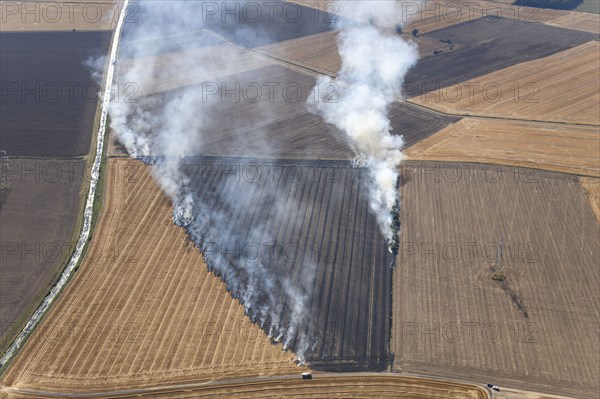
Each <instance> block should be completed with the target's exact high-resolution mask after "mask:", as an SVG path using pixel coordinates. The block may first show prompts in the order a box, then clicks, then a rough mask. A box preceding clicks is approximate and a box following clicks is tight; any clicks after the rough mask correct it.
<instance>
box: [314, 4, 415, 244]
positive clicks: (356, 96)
mask: <svg viewBox="0 0 600 399" xmlns="http://www.w3.org/2000/svg"><path fill="white" fill-rule="evenodd" d="M339 9H340V14H341V15H343V16H348V17H350V18H352V20H350V21H348V20H345V19H344V20H343V21H340V22H339V23H338V28H340V29H341V32H340V34H339V36H338V49H339V53H340V57H341V60H342V66H341V69H340V71H339V73H338V82H339V84H338V86H339V95H338V96H337V99H336V101H325V98H321V99H320V100H319V101H316V107H317V109H318V111H319V112H320V113H321V114H322V115H323V117H324V118H325V120H327V122H329V123H331V124H333V125H335V126H337V127H338V128H339V129H340V130H342V131H343V132H345V133H346V135H347V136H348V138H349V139H350V140H351V141H352V143H353V144H354V148H355V151H356V152H357V156H358V157H360V158H361V159H362V161H363V162H362V163H363V164H365V165H366V166H367V168H368V170H369V173H370V176H371V179H372V184H371V185H370V187H369V191H370V205H371V208H372V210H373V212H375V214H376V216H377V220H378V222H379V226H380V228H381V231H382V233H383V235H384V236H385V237H386V238H387V239H388V241H389V242H391V241H392V238H393V229H392V214H391V211H392V208H393V207H394V205H395V204H396V202H397V200H398V195H397V186H396V184H397V180H398V166H399V164H400V162H401V161H402V159H403V154H402V151H401V149H402V147H403V145H404V142H403V139H402V136H394V135H391V134H390V129H391V127H390V120H389V117H388V109H389V106H390V104H391V103H392V102H393V101H395V98H396V97H399V95H400V94H401V89H402V85H403V83H404V77H405V76H406V73H407V72H408V70H409V69H410V68H411V67H413V66H414V65H415V64H416V63H417V60H418V58H419V52H418V49H417V46H416V44H414V43H413V42H409V41H405V40H403V39H402V38H401V37H400V36H399V35H396V34H392V33H390V32H385V31H384V29H383V28H381V27H380V26H377V24H381V25H390V24H393V23H394V22H395V23H400V24H401V23H402V22H403V21H404V19H403V16H402V7H401V3H398V2H395V1H346V2H339ZM331 83H333V79H332V78H330V77H321V78H320V79H319V80H318V81H317V84H316V86H315V90H317V89H318V88H319V87H328V86H326V85H327V84H331ZM313 98H318V96H317V97H315V95H313V96H310V97H309V99H313Z"/></svg>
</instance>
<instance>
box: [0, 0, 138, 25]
mask: <svg viewBox="0 0 600 399" xmlns="http://www.w3.org/2000/svg"><path fill="white" fill-rule="evenodd" d="M117 7H118V5H117V1H108V0H100V1H97V0H61V1H60V2H56V1H2V2H0V15H2V23H0V31H1V32H9V31H12V32H25V31H31V32H33V31H72V30H78V31H92V30H94V31H96V30H111V29H114V27H115V23H116V19H115V9H116V8H117ZM132 14H133V13H132ZM132 14H130V15H132Z"/></svg>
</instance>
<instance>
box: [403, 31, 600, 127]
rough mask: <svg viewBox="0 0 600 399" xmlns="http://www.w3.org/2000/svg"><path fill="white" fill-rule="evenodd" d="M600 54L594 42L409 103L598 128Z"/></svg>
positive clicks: (599, 121)
mask: <svg viewBox="0 0 600 399" xmlns="http://www.w3.org/2000/svg"><path fill="white" fill-rule="evenodd" d="M599 52H600V42H598V41H597V40H595V41H591V42H588V43H585V44H582V45H580V46H577V47H575V48H572V49H569V50H565V51H562V52H559V53H556V54H553V55H551V56H548V57H544V58H539V59H537V60H533V61H529V62H524V63H521V64H518V65H514V66H511V67H508V68H504V69H501V70H499V71H495V72H492V73H490V74H487V75H484V76H480V77H477V78H474V79H471V80H469V81H466V82H462V83H457V84H455V85H453V86H450V87H447V88H443V89H440V90H437V91H434V92H430V93H427V94H421V95H420V96H417V97H414V98H412V99H410V101H411V102H414V103H416V104H420V105H423V106H426V107H428V108H433V109H436V110H438V111H442V112H446V113H453V114H465V115H478V116H491V117H504V118H515V119H526V120H537V121H551V122H564V123H584V124H596V125H598V124H600V114H599V113H598V110H599V109H600V82H599V81H598V77H597V72H598V70H599V69H600V59H599V57H598V54H599ZM517 90H518V91H517Z"/></svg>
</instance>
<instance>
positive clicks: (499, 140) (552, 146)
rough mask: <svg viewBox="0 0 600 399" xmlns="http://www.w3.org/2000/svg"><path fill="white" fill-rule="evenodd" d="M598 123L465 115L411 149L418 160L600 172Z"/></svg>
mask: <svg viewBox="0 0 600 399" xmlns="http://www.w3.org/2000/svg"><path fill="white" fill-rule="evenodd" d="M599 129H600V128H598V127H595V126H577V125H561V124H551V123H535V122H525V121H523V122H520V121H508V120H498V119H484V118H464V119H461V120H460V121H458V122H457V123H455V124H453V125H450V126H448V127H446V128H445V129H443V130H441V131H440V132H439V133H437V134H434V135H433V136H430V137H428V138H426V139H425V140H423V141H421V142H419V143H417V144H416V145H414V146H412V147H410V148H409V149H407V150H406V155H407V157H408V158H409V159H412V160H439V161H461V162H484V163H498V164H503V165H514V166H521V167H531V168H536V169H538V168H539V169H548V170H555V171H560V172H565V173H575V174H581V175H586V176H600V159H599V158H598V151H599V150H600V135H599V134H598V133H599V132H598V131H599Z"/></svg>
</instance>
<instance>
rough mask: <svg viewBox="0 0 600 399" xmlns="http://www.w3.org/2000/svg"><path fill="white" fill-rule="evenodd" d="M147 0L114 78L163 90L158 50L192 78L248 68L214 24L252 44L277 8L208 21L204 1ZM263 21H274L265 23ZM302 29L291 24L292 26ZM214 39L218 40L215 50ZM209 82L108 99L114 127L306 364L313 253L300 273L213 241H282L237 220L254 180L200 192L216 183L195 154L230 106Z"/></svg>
mask: <svg viewBox="0 0 600 399" xmlns="http://www.w3.org/2000/svg"><path fill="white" fill-rule="evenodd" d="M242 3H243V2H242ZM140 4H141V7H140V13H139V17H138V21H137V23H135V24H132V25H130V26H128V27H126V32H125V34H124V40H123V46H122V51H121V58H120V59H119V61H118V63H117V70H118V72H119V73H118V76H117V81H118V82H119V85H120V87H123V86H124V85H127V84H133V85H134V86H135V87H136V88H137V90H138V92H139V93H141V94H147V93H155V92H157V91H160V90H155V88H156V87H157V86H161V84H162V82H165V81H170V80H173V79H177V78H179V76H174V75H173V72H172V71H169V68H165V65H163V64H161V61H160V57H153V55H156V54H158V53H161V52H163V53H170V54H174V53H176V52H177V53H176V54H177V57H176V61H177V63H179V64H180V65H186V66H187V69H186V70H184V71H178V72H177V73H185V74H186V75H185V76H186V78H187V79H188V80H189V81H192V82H196V83H201V82H202V83H205V82H217V83H220V81H219V79H220V78H221V77H226V76H228V75H232V74H235V73H238V72H240V70H239V68H240V65H241V66H242V67H247V65H246V64H247V63H248V58H247V54H245V53H244V52H243V51H239V49H238V50H237V51H232V47H231V46H228V47H227V49H226V50H223V46H222V45H223V43H224V42H223V41H222V39H221V38H220V36H219V35H218V34H216V35H215V34H214V32H215V30H216V31H220V33H226V34H228V35H229V37H232V38H234V40H235V38H243V44H244V45H246V46H248V47H252V46H253V45H255V44H256V45H259V44H263V43H265V42H268V41H269V17H270V15H269V14H268V13H266V12H265V13H264V18H263V19H264V20H263V21H259V22H258V23H255V24H243V23H242V24H239V25H231V24H226V25H225V26H220V25H219V24H218V21H219V20H220V19H221V15H220V14H219V13H218V10H217V14H216V15H214V16H213V21H212V22H215V21H216V22H217V23H216V25H215V24H211V21H208V22H207V21H206V20H205V19H206V17H207V15H206V14H204V15H202V11H206V10H207V9H206V8H204V7H202V3H200V2H187V3H186V2H174V1H165V2H160V1H152V2H147V3H144V2H142V3H140ZM213 4H217V3H213ZM236 4H237V6H239V4H240V2H229V3H227V5H225V3H221V2H219V3H218V5H219V7H227V9H229V10H232V9H235V7H236ZM210 11H211V13H212V11H214V10H213V9H210ZM263 11H264V10H263ZM261 23H262V24H264V26H266V28H267V29H261V27H260V24H261ZM280 23H281V21H280ZM284 23H285V21H284ZM313 23H314V22H313ZM127 28H129V29H127ZM295 28H297V26H295V24H293V23H290V24H289V26H288V27H287V29H295ZM190 38H191V39H190ZM171 39H172V40H171ZM215 45H221V47H219V48H216V47H215V48H214V50H212V49H210V46H215ZM203 48H204V49H206V50H207V51H206V52H205V53H204V54H206V55H207V56H206V57H199V56H198V52H199V51H200V52H202V51H203V50H202V49H203ZM190 50H191V51H190ZM215 54H221V55H219V56H215ZM242 70H243V68H242ZM210 87H211V88H212V85H211V86H210ZM206 88H207V86H206V85H202V84H197V85H192V86H185V87H180V88H178V89H177V90H175V91H171V92H167V93H157V94H155V95H150V96H136V97H135V98H134V99H133V101H132V99H126V98H123V96H121V98H118V99H115V100H114V101H113V102H112V104H111V107H110V118H111V129H112V131H113V132H114V133H115V134H116V135H117V137H118V139H119V141H120V143H121V144H122V145H123V146H124V147H125V148H126V150H127V151H128V153H129V154H130V155H131V156H133V157H136V158H141V159H143V160H146V161H148V162H150V163H151V164H152V175H153V177H154V178H155V179H156V181H157V182H158V183H159V184H160V186H161V188H162V189H163V190H164V192H165V193H166V194H168V195H169V196H170V198H171V199H172V201H173V219H174V222H175V223H176V224H177V225H179V226H181V227H184V228H185V229H186V230H187V232H188V234H189V235H190V238H191V240H192V241H193V242H194V243H195V244H196V245H197V246H198V247H199V248H200V250H201V251H202V252H203V254H204V257H205V259H206V262H207V264H208V266H209V268H210V270H211V271H213V272H214V273H215V274H217V275H218V276H220V277H221V278H222V279H223V280H224V281H225V282H226V284H227V289H228V291H229V292H230V293H231V294H232V295H233V296H234V297H235V298H237V299H238V300H239V301H240V302H241V304H242V305H243V306H244V309H245V311H246V314H247V315H248V316H249V317H250V318H251V319H252V320H253V321H254V322H256V323H258V324H259V325H260V326H261V327H262V328H263V329H264V330H265V331H267V332H268V334H269V335H270V336H271V337H272V338H273V339H274V340H276V341H281V342H282V343H283V346H284V349H294V350H295V352H296V356H297V359H298V361H300V362H303V361H304V352H305V351H306V350H308V349H309V348H310V347H311V345H312V344H313V343H314V337H313V334H312V332H311V328H310V327H309V324H310V323H309V320H308V312H307V307H308V305H307V301H308V300H309V298H310V295H311V292H312V287H313V279H314V270H315V268H316V267H317V265H316V264H315V263H314V262H313V261H312V259H311V258H310V256H301V257H299V259H300V260H299V261H302V262H303V270H304V273H303V274H302V275H301V276H295V277H293V276H286V275H282V273H279V274H278V273H274V270H276V269H277V265H274V262H272V261H271V259H270V256H263V257H260V258H259V259H250V260H249V259H246V258H244V257H241V258H240V257H237V258H231V257H227V256H223V254H222V253H221V252H220V251H216V250H215V246H216V247H219V246H221V247H233V246H242V247H244V245H245V244H247V243H257V244H258V245H263V244H264V243H272V242H275V240H276V237H272V236H271V233H270V228H269V225H270V224H271V223H270V220H266V221H261V222H257V223H255V224H254V225H253V226H252V227H251V229H250V231H245V232H244V233H243V234H242V233H241V232H240V230H238V229H236V228H234V225H235V221H236V220H237V218H238V217H239V216H238V214H239V212H240V209H239V204H240V203H241V202H243V201H241V199H242V197H244V196H247V195H248V196H249V195H252V192H253V190H254V189H255V188H254V187H253V186H252V185H250V184H247V182H244V181H241V182H238V181H236V180H235V179H224V180H223V181H222V183H221V184H219V185H217V186H216V188H214V187H212V188H211V190H215V192H214V193H213V192H211V194H210V195H198V192H197V191H195V190H198V189H200V190H203V189H204V190H208V189H209V187H208V186H209V185H206V186H203V185H202V184H200V185H199V186H198V185H197V183H198V179H197V173H198V167H197V165H195V163H197V159H198V158H195V157H197V156H198V155H201V154H202V153H203V152H202V151H203V148H204V146H205V144H206V142H207V141H210V140H211V139H212V138H214V137H215V135H214V134H213V133H214V129H219V128H220V126H219V125H218V123H217V122H215V120H214V119H216V118H215V114H221V115H222V114H226V113H227V107H228V103H227V102H225V103H223V102H222V101H221V100H222V98H221V97H219V96H214V97H208V98H207V95H206V94H207V93H206ZM251 107H252V115H254V116H260V115H268V114H269V113H273V112H276V111H274V110H273V104H270V103H269V102H265V101H262V102H258V103H256V104H252V105H251ZM237 117H238V115H228V116H227V119H229V120H228V121H227V123H228V124H229V126H230V127H233V129H235V126H236V125H237V124H242V125H243V124H247V123H248V121H247V120H240V121H236V120H235V119H236V118H237ZM240 119H241V118H240ZM253 138H254V140H255V142H254V143H253V144H254V145H260V146H261V147H262V148H264V150H265V151H263V153H268V152H270V145H269V142H268V140H267V138H266V137H261V136H260V134H259V135H258V136H255V137H253ZM271 153H272V156H273V158H276V157H277V154H276V153H274V152H272V151H271ZM194 179H196V180H194ZM284 201H287V199H286V200H282V199H280V198H278V197H277V196H276V195H271V196H268V197H267V198H262V202H268V203H269V207H270V209H271V210H272V212H271V216H270V218H271V219H273V218H277V217H280V215H282V214H284V213H285V212H289V211H290V210H289V209H293V208H294V205H295V207H296V208H299V207H300V205H301V204H292V206H291V207H290V204H289V203H284ZM263 205H264V204H263V203H257V204H255V205H254V207H255V208H254V209H244V210H243V212H245V213H247V214H250V215H253V214H256V215H258V214H261V209H262V207H263ZM287 227H288V228H290V229H291V228H293V226H287ZM284 244H285V243H284Z"/></svg>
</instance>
